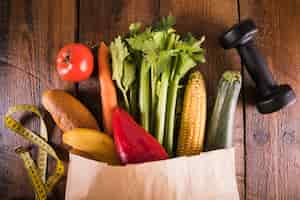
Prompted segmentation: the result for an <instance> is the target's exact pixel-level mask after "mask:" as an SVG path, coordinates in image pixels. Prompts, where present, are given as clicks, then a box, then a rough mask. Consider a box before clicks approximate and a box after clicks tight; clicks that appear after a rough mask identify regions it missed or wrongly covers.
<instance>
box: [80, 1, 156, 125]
mask: <svg viewBox="0 0 300 200" xmlns="http://www.w3.org/2000/svg"><path fill="white" fill-rule="evenodd" d="M157 12H158V1H157V0H155V1H153V0H146V1H145V0H144V1H138V0H131V1H126V2H123V1H119V0H113V1H105V0H91V1H85V0H81V1H80V11H79V13H80V14H79V16H80V20H79V21H80V24H79V40H80V42H83V43H86V44H89V45H92V46H93V45H95V44H99V43H100V41H105V42H106V43H107V45H109V43H110V41H111V40H112V39H113V38H115V37H116V36H117V35H122V34H126V33H127V32H128V27H129V24H130V23H133V22H136V21H140V22H142V23H145V24H151V22H152V21H153V19H154V18H155V17H156V16H157ZM95 67H97V65H95ZM95 72H96V73H94V75H93V77H92V78H91V79H89V80H87V81H83V82H81V83H80V84H79V87H78V97H79V98H80V100H81V101H82V102H83V103H85V105H87V106H88V107H89V108H90V110H91V111H92V112H93V114H94V115H95V116H96V117H97V118H98V120H99V121H100V118H101V112H100V96H99V81H98V80H97V75H96V74H97V70H95Z"/></svg>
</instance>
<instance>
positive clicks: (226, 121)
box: [205, 71, 241, 151]
mask: <svg viewBox="0 0 300 200" xmlns="http://www.w3.org/2000/svg"><path fill="white" fill-rule="evenodd" d="M240 88H241V75H240V73H239V72H235V71H226V72H225V73H224V74H223V75H222V78H221V80H220V81H219V86H218V93H217V98H216V101H215V105H214V109H213V113H212V116H211V119H210V123H209V126H208V132H207V136H206V137H207V138H206V147H205V149H206V150H207V151H209V150H215V149H223V148H229V147H232V139H233V123H234V114H235V110H236V106H237V102H238V96H239V92H240Z"/></svg>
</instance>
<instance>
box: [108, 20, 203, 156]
mask: <svg viewBox="0 0 300 200" xmlns="http://www.w3.org/2000/svg"><path fill="white" fill-rule="evenodd" d="M174 25H175V18H174V17H172V16H168V17H164V18H162V19H161V21H159V22H158V23H156V24H155V25H154V26H153V27H147V28H145V29H144V31H141V24H140V23H134V24H131V25H130V27H129V34H127V35H126V36H125V37H124V38H123V39H121V38H120V37H118V38H116V39H115V41H114V42H112V44H111V53H112V60H113V79H114V80H116V84H117V86H118V89H119V90H120V92H121V93H122V96H123V98H122V99H123V101H124V102H125V103H124V104H125V106H126V109H127V110H130V113H131V114H133V115H136V113H138V114H137V115H136V116H137V118H138V119H139V120H140V123H141V125H142V126H143V127H144V128H145V129H146V130H148V131H149V132H151V133H152V134H153V135H154V136H155V137H156V138H157V140H158V141H159V142H160V143H161V144H164V145H165V147H166V149H167V151H168V153H169V154H170V155H172V154H173V146H174V145H173V143H174V141H173V140H174V123H175V109H176V104H177V103H176V102H177V93H178V88H180V87H181V86H180V85H179V84H180V80H181V79H182V78H183V77H184V76H185V75H186V74H187V72H188V71H189V70H190V69H192V68H193V67H195V66H196V65H197V64H198V63H203V62H204V61H205V59H204V50H203V49H202V48H201V47H200V46H201V44H202V43H203V41H204V38H203V37H202V38H201V39H200V40H197V39H195V38H194V37H193V36H192V35H191V34H187V36H186V37H184V38H182V37H181V36H180V35H179V34H177V33H176V32H175V30H174V29H173V28H172V27H173V26H174ZM136 75H137V76H136ZM136 105H138V108H137V107H136Z"/></svg>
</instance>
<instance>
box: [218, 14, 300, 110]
mask: <svg viewBox="0 0 300 200" xmlns="http://www.w3.org/2000/svg"><path fill="white" fill-rule="evenodd" d="M256 33H257V28H256V26H255V24H254V22H253V21H252V20H249V19H248V20H245V21H242V22H241V23H240V24H236V25H234V26H233V27H232V28H230V29H229V30H228V31H227V32H226V33H224V34H223V35H222V36H221V37H220V43H221V45H222V46H223V48H224V49H231V48H236V49H237V51H238V52H239V54H240V56H241V59H242V61H243V63H244V64H245V65H246V68H247V70H248V72H249V74H250V76H251V78H252V79H253V81H254V82H255V84H256V87H257V92H258V96H259V98H257V104H256V107H257V109H258V111H259V112H260V113H263V114H266V113H272V112H275V111H278V110H280V109H281V108H283V107H285V106H286V105H288V104H291V103H294V102H295V101H296V95H295V93H294V91H293V89H292V88H291V87H290V86H289V85H286V84H285V85H278V84H277V83H276V82H275V81H274V79H273V78H272V75H271V73H270V71H269V70H268V66H267V63H266V61H265V60H264V58H263V56H262V55H261V54H260V52H259V50H258V49H257V48H256V46H255V44H254V41H253V37H254V35H255V34H256Z"/></svg>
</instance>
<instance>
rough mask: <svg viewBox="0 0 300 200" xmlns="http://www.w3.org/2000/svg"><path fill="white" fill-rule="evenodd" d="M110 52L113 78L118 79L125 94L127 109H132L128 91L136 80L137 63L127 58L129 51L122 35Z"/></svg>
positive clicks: (113, 43)
mask: <svg viewBox="0 0 300 200" xmlns="http://www.w3.org/2000/svg"><path fill="white" fill-rule="evenodd" d="M110 52H111V57H112V71H113V73H112V78H113V80H115V81H116V84H117V87H118V88H119V89H120V91H121V93H122V95H123V99H124V102H125V107H126V110H127V111H130V110H129V109H130V106H129V100H128V97H127V91H128V89H129V87H130V86H131V84H132V83H133V81H134V80H135V75H134V72H135V69H134V68H135V65H133V64H131V63H129V62H127V61H126V60H125V59H126V58H127V56H128V55H129V53H128V49H127V47H126V46H125V44H124V42H122V39H121V37H120V36H119V37H117V38H116V39H115V40H114V41H113V42H112V43H111V44H110Z"/></svg>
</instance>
